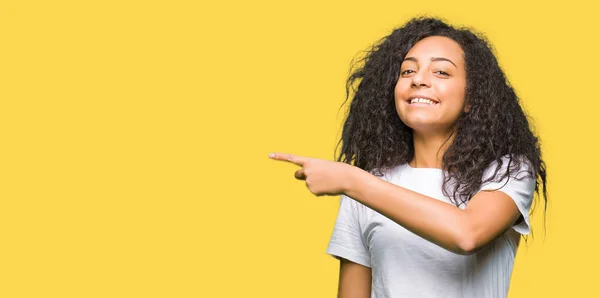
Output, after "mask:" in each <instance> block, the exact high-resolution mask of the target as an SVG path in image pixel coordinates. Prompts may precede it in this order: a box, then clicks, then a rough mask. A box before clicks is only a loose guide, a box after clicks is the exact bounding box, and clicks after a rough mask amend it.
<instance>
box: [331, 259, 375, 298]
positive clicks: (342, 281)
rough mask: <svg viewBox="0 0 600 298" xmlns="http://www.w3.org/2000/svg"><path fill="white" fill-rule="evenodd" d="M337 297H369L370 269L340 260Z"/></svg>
mask: <svg viewBox="0 0 600 298" xmlns="http://www.w3.org/2000/svg"><path fill="white" fill-rule="evenodd" d="M337 297H338V298H369V297H371V268H369V267H366V266H363V265H360V264H357V263H354V262H352V261H349V260H346V259H344V258H340V278H339V283H338V296H337Z"/></svg>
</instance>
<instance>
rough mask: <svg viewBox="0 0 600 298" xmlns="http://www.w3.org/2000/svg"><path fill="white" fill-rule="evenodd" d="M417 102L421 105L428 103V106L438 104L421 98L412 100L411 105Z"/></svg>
mask: <svg viewBox="0 0 600 298" xmlns="http://www.w3.org/2000/svg"><path fill="white" fill-rule="evenodd" d="M417 102H419V103H426V104H430V105H433V104H437V103H436V102H434V101H432V100H429V99H427V98H420V97H419V98H413V99H411V100H410V103H417Z"/></svg>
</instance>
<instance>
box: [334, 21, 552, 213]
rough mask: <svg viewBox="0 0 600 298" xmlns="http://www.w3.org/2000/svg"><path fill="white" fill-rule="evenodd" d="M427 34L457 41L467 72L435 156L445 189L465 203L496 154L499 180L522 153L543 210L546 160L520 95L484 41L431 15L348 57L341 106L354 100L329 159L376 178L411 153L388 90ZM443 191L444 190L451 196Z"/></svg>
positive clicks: (457, 201) (408, 138)
mask: <svg viewBox="0 0 600 298" xmlns="http://www.w3.org/2000/svg"><path fill="white" fill-rule="evenodd" d="M429 36H445V37H448V38H451V39H453V40H454V41H456V42H457V43H458V44H459V45H460V46H461V48H462V50H463V52H464V60H465V68H466V73H467V86H466V95H465V104H466V105H468V106H469V107H470V110H469V111H468V112H463V113H462V115H461V116H460V117H459V119H458V122H457V126H456V127H457V128H456V131H455V132H454V134H455V136H454V141H453V142H452V144H450V146H449V147H448V150H447V151H446V152H445V153H444V155H443V157H442V167H443V169H444V170H445V173H444V184H443V191H444V194H446V195H447V196H449V197H450V198H451V199H452V201H453V202H454V203H455V204H456V205H457V206H460V204H465V203H466V202H467V201H468V200H470V199H471V197H472V196H473V195H474V194H475V193H476V192H477V191H478V190H479V188H480V187H481V185H482V178H483V174H484V171H485V169H486V168H488V166H490V164H491V163H493V162H494V161H496V162H497V163H498V169H499V168H501V167H502V163H503V157H505V156H509V157H510V159H509V162H508V165H505V167H506V169H507V170H506V171H505V172H504V173H503V174H502V175H500V176H494V177H491V178H490V180H497V181H500V180H503V179H505V178H506V177H508V176H509V175H511V173H514V171H519V170H520V169H521V163H520V162H518V161H517V157H518V158H522V157H524V158H526V160H527V162H528V163H529V165H530V167H529V169H530V171H529V174H530V175H531V176H532V177H535V178H536V186H535V192H536V194H537V196H538V197H539V196H540V187H541V189H542V194H543V198H544V211H545V210H546V208H547V202H548V199H547V193H546V165H545V163H544V161H543V160H542V157H541V150H540V144H539V140H538V138H537V137H536V136H535V134H534V133H533V132H532V130H531V129H530V124H529V121H528V117H527V115H526V114H525V113H524V112H523V109H522V108H521V106H520V104H519V98H518V97H517V95H516V94H515V91H514V90H513V88H512V87H511V85H510V83H509V82H508V80H507V78H506V77H505V75H504V73H503V71H502V69H501V68H500V66H499V65H498V61H497V60H496V57H495V56H494V53H493V51H492V49H491V47H490V46H489V43H488V42H487V41H486V39H485V37H483V35H481V34H478V33H474V31H472V30H470V29H468V28H455V27H453V26H451V25H448V24H447V23H445V22H444V21H442V20H440V19H437V18H431V17H419V18H414V19H412V20H410V21H408V22H407V23H406V24H404V25H403V26H402V27H400V28H397V29H395V30H393V31H392V33H391V34H389V35H388V36H386V37H384V38H383V39H381V40H379V41H378V42H377V43H376V44H375V45H373V46H372V48H371V49H369V50H368V51H367V52H366V54H365V56H364V57H362V58H361V59H359V60H357V61H355V62H353V67H352V70H351V73H350V75H349V77H348V79H347V81H346V100H345V101H344V104H345V103H346V102H347V101H348V99H349V97H350V94H351V93H350V90H351V89H352V92H353V98H352V100H351V103H350V108H349V110H348V114H347V117H346V120H345V122H344V125H343V131H342V137H341V139H340V140H339V142H338V144H337V147H339V145H340V143H341V144H342V149H341V152H340V155H339V156H338V157H337V158H336V160H337V161H340V162H345V163H348V164H352V163H353V164H354V165H355V166H357V167H359V168H361V169H363V170H365V171H369V172H372V173H374V174H376V175H377V176H381V175H383V172H385V171H386V170H389V169H392V168H393V167H396V166H398V165H400V164H405V163H408V162H409V161H410V160H411V159H412V158H413V155H414V146H413V135H412V129H411V128H410V127H408V126H406V125H405V124H404V123H403V122H402V121H401V120H400V118H399V116H398V114H397V111H396V109H395V101H394V87H395V85H396V82H397V81H398V78H399V75H400V65H401V63H402V60H403V59H404V57H405V56H406V54H407V53H408V51H409V50H410V49H411V48H412V47H413V45H415V44H416V43H417V42H418V41H419V40H421V39H423V38H426V37H429ZM357 83H358V87H356V85H357ZM342 105H343V104H342ZM337 147H336V149H337ZM446 173H447V174H446ZM496 174H497V173H496ZM513 175H514V174H513ZM513 175H511V177H512V176H513ZM450 181H452V183H450ZM447 188H450V189H451V191H452V193H451V195H450V194H449V192H448V190H447ZM532 211H533V209H532Z"/></svg>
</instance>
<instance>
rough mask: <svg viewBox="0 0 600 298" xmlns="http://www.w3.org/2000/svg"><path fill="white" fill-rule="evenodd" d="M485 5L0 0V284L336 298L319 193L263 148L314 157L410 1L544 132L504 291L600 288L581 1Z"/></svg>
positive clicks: (535, 293) (591, 101)
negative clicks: (453, 35) (537, 191)
mask: <svg viewBox="0 0 600 298" xmlns="http://www.w3.org/2000/svg"><path fill="white" fill-rule="evenodd" d="M591 2H592V1H589V3H591ZM486 3H487V2H484V1H410V2H409V1H387V2H376V1H360V2H359V1H339V2H327V1H314V0H311V1H296V2H286V1H228V2H214V3H202V2H201V1H200V2H198V1H62V0H61V1H2V2H0V53H1V54H0V142H1V144H0V151H1V152H2V153H1V154H0V297H335V295H336V291H337V279H338V262H337V261H336V260H335V259H333V258H332V257H330V256H328V255H327V254H326V253H325V249H326V247H327V243H328V241H329V237H330V235H331V231H332V229H333V225H334V222H335V218H336V215H337V209H338V206H339V197H318V198H317V197H315V196H313V195H311V193H310V192H309V191H308V190H307V189H306V187H305V185H304V184H303V182H300V181H296V180H295V179H294V178H293V172H294V171H295V170H296V167H295V166H293V165H291V164H284V163H277V162H275V161H272V160H270V159H268V158H267V154H268V153H269V152H271V151H281V152H289V153H294V154H299V155H306V156H312V157H319V158H326V159H333V153H334V145H335V144H336V142H337V138H338V137H339V136H340V132H341V130H340V127H341V123H342V121H343V110H341V111H339V112H338V108H339V107H340V105H341V103H342V101H343V100H344V96H345V93H344V83H345V79H346V76H347V73H348V69H349V65H350V62H351V60H352V58H353V57H356V56H357V55H359V54H360V53H361V51H362V50H364V49H366V48H367V47H368V46H369V45H371V44H373V43H374V42H376V41H377V40H378V39H379V38H382V37H384V36H385V35H387V34H388V33H389V32H390V31H391V30H392V29H393V28H395V27H397V26H399V25H401V24H402V23H404V22H405V21H407V20H408V19H409V18H410V17H413V16H415V15H417V14H423V13H429V14H431V15H435V16H440V17H444V18H446V19H447V20H449V21H450V22H451V23H453V24H458V25H468V26H471V27H474V28H476V29H478V30H480V31H482V32H483V33H485V34H486V35H487V36H488V37H489V39H490V40H491V42H492V43H493V45H494V46H495V48H496V50H497V54H498V58H499V61H500V63H501V66H502V67H503V68H504V69H505V71H506V73H507V76H508V78H509V79H510V81H511V83H512V84H513V86H514V87H515V88H516V91H517V93H518V94H519V95H520V97H521V98H522V100H523V103H524V106H525V108H526V109H527V111H528V112H529V114H530V115H531V116H532V117H533V119H535V124H536V127H537V131H538V132H539V134H540V136H541V139H542V145H543V151H544V157H545V159H546V162H547V164H548V173H549V174H548V175H549V176H548V177H549V191H550V199H551V204H550V206H549V211H548V218H547V219H548V220H547V226H546V227H547V232H546V234H545V235H544V228H543V221H542V219H543V217H542V212H541V211H542V208H541V207H540V208H538V212H537V213H536V215H535V216H534V220H533V224H534V232H535V233H536V234H535V235H536V237H535V239H533V240H532V242H530V244H528V245H525V244H524V243H522V246H521V247H520V248H519V251H518V254H517V260H516V265H515V269H514V273H513V277H512V285H511V289H510V295H509V296H510V297H512V298H517V297H594V296H596V295H600V290H599V289H598V284H597V270H598V267H599V266H600V261H599V258H598V256H597V252H598V251H599V250H600V245H599V244H598V242H597V241H596V235H597V234H598V233H597V231H596V227H598V224H597V220H596V219H597V218H598V209H599V208H600V202H599V201H598V195H597V194H596V192H595V191H594V189H595V187H597V186H598V183H597V182H596V181H595V178H596V177H595V176H596V171H597V169H598V168H599V162H598V159H597V151H598V150H597V147H595V146H597V145H596V138H597V137H598V132H597V129H598V128H599V125H598V124H599V123H600V122H599V118H600V117H599V116H598V110H599V108H600V104H599V100H600V97H599V96H598V93H597V88H598V86H599V84H598V80H599V79H598V78H599V74H600V62H599V61H600V59H598V53H599V52H600V51H599V50H600V49H599V47H598V44H597V36H598V35H597V31H596V29H597V28H598V27H599V25H600V22H599V21H598V19H599V18H598V16H597V14H598V11H599V10H598V9H597V8H596V7H593V6H592V5H591V4H588V2H586V1H563V2H561V3H560V4H556V5H549V4H547V1H539V2H537V3H532V2H530V1H502V2H497V3H494V4H486Z"/></svg>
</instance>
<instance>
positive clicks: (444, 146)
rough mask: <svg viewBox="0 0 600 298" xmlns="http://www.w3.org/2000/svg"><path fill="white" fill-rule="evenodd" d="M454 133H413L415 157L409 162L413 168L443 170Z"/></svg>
mask: <svg viewBox="0 0 600 298" xmlns="http://www.w3.org/2000/svg"><path fill="white" fill-rule="evenodd" d="M453 140H454V133H452V132H450V133H446V134H436V135H423V134H419V133H416V132H413V144H414V148H415V156H414V157H413V159H412V160H411V161H410V162H409V164H410V166H411V167H413V168H438V169H441V168H442V157H443V156H444V153H446V150H448V147H450V144H452V141H453Z"/></svg>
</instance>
